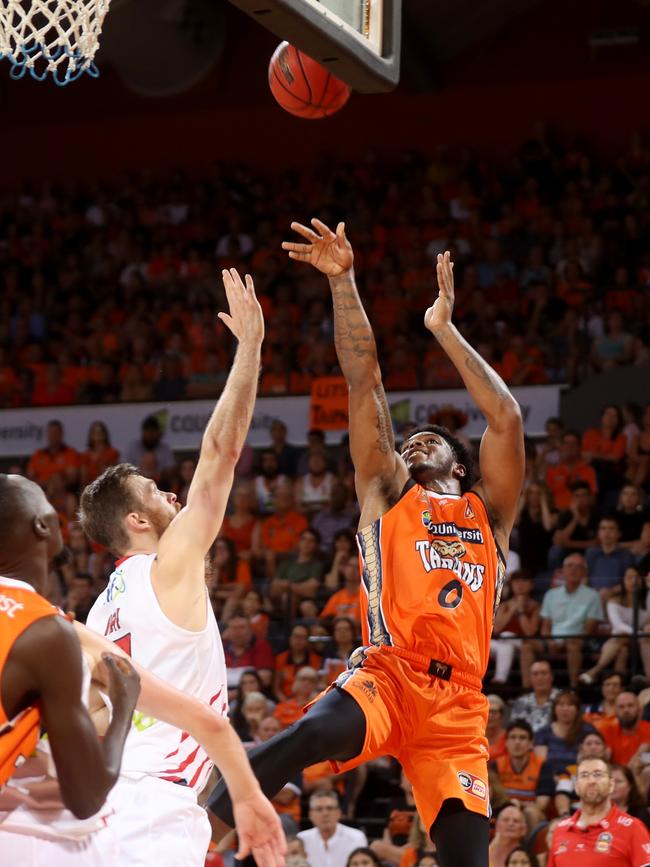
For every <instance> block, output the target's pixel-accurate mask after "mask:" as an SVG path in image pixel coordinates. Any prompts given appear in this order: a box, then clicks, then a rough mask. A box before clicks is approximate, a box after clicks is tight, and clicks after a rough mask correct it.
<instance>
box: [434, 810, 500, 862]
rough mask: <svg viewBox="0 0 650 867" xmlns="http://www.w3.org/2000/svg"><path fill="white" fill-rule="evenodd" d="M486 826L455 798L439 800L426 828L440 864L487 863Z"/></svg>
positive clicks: (487, 836) (476, 814)
mask: <svg viewBox="0 0 650 867" xmlns="http://www.w3.org/2000/svg"><path fill="white" fill-rule="evenodd" d="M489 827H490V824H489V822H488V820H487V818H486V817H485V816H481V815H480V814H479V813H473V812H472V811H471V810H468V809H467V807H466V806H465V805H464V804H463V802H462V801H461V800H460V799H459V798H448V799H447V800H446V801H443V804H442V807H441V808H440V812H439V813H438V815H437V817H436V819H435V821H434V823H433V825H432V826H431V831H430V834H431V839H432V840H433V842H434V843H435V844H436V853H437V854H436V857H437V859H438V861H439V862H440V867H488V846H489V837H490V835H489Z"/></svg>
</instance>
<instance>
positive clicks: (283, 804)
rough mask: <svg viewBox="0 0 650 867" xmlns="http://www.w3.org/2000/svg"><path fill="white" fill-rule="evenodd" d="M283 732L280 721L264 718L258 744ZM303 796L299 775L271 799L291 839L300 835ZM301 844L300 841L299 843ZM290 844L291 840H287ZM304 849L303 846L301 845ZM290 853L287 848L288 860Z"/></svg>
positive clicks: (258, 733)
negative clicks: (291, 836) (292, 836)
mask: <svg viewBox="0 0 650 867" xmlns="http://www.w3.org/2000/svg"><path fill="white" fill-rule="evenodd" d="M281 731H282V725H281V723H280V720H278V719H276V717H274V716H267V717H264V719H263V720H261V721H260V723H259V724H258V726H257V735H256V738H255V740H256V742H257V743H258V744H264V743H266V742H267V741H270V740H271V738H273V737H275V735H277V734H279V733H280V732H281ZM301 795H302V774H297V775H296V777H294V778H293V779H292V780H289V781H288V782H287V783H286V784H285V785H284V787H283V788H282V789H280V791H279V792H278V793H277V795H275V796H274V797H273V798H271V803H272V804H273V806H274V808H275V812H276V813H278V814H279V816H280V819H281V821H282V827H283V829H284V833H285V834H286V835H287V837H289V836H290V835H295V834H297V833H298V829H299V828H300V797H301ZM298 842H300V841H298ZM287 844H289V840H287ZM300 845H301V847H302V844H300ZM288 858H289V851H288V847H287V859H288Z"/></svg>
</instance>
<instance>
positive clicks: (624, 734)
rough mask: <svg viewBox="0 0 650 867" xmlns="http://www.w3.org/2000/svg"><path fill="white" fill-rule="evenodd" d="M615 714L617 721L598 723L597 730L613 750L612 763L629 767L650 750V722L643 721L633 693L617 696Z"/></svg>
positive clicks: (637, 701)
mask: <svg viewBox="0 0 650 867" xmlns="http://www.w3.org/2000/svg"><path fill="white" fill-rule="evenodd" d="M614 713H615V714H616V719H615V720H613V721H612V720H603V721H602V722H599V723H596V728H597V729H598V730H599V731H600V732H601V734H602V736H603V737H604V738H605V743H606V744H607V746H608V747H609V749H610V750H611V754H612V762H614V763H615V764H617V765H628V764H631V763H632V762H633V761H634V760H635V759H636V758H637V757H638V756H639V755H640V754H641V753H643V752H647V751H648V750H650V722H645V720H642V719H641V708H640V707H639V700H638V698H637V697H636V695H635V694H634V693H633V692H621V693H619V694H618V695H617V696H616V703H615V705H614Z"/></svg>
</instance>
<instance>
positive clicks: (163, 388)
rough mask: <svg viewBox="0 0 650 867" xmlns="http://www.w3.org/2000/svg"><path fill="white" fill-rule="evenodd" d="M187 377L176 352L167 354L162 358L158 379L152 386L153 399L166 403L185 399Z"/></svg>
mask: <svg viewBox="0 0 650 867" xmlns="http://www.w3.org/2000/svg"><path fill="white" fill-rule="evenodd" d="M186 390H187V377H186V376H185V373H184V371H183V363H182V361H181V358H180V356H179V355H178V354H177V353H176V352H168V353H166V354H165V355H163V357H162V361H161V363H160V369H159V373H158V378H157V379H156V380H155V382H154V384H153V399H154V400H158V401H161V402H163V403H168V402H169V401H172V400H183V399H184V398H185V397H186Z"/></svg>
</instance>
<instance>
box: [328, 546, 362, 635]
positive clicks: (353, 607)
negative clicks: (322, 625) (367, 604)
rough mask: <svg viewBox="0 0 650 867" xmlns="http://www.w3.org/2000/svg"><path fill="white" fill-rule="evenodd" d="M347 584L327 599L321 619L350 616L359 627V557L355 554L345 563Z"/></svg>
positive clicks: (344, 570)
mask: <svg viewBox="0 0 650 867" xmlns="http://www.w3.org/2000/svg"><path fill="white" fill-rule="evenodd" d="M343 574H344V576H345V586H344V587H343V588H342V589H341V590H338V591H337V592H336V593H334V595H333V596H330V598H329V599H328V600H327V604H326V605H325V608H323V610H322V611H321V613H320V618H321V620H330V619H331V620H333V619H334V618H336V617H349V618H350V620H354V622H355V624H356V626H357V627H358V626H359V624H360V622H361V609H360V607H359V581H360V578H359V557H358V556H357V555H356V554H353V555H352V556H351V557H348V559H347V561H346V562H345V564H344V565H343Z"/></svg>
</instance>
